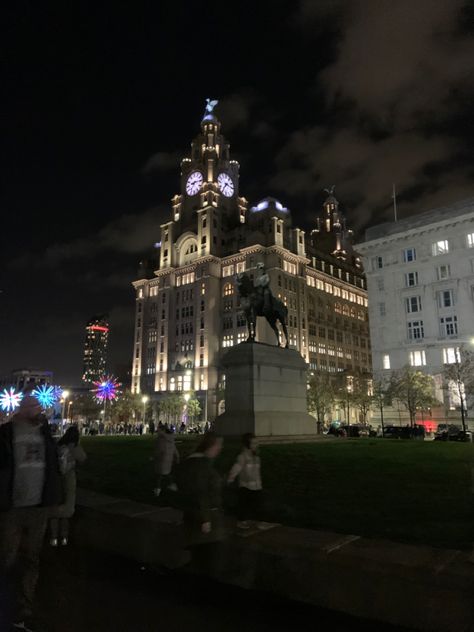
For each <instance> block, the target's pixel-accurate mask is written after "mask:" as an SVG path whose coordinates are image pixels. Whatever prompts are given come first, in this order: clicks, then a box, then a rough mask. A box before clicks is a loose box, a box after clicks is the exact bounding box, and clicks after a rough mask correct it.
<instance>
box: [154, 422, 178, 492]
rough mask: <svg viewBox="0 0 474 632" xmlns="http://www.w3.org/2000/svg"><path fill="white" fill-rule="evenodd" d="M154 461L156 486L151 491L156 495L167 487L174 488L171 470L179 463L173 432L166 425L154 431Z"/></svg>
mask: <svg viewBox="0 0 474 632" xmlns="http://www.w3.org/2000/svg"><path fill="white" fill-rule="evenodd" d="M154 462H155V476H156V487H155V489H154V490H153V491H154V494H155V496H156V497H158V496H159V495H160V494H161V492H162V490H163V489H166V488H167V487H169V488H170V489H173V490H175V489H176V485H175V484H174V481H173V479H172V470H173V466H174V465H175V464H178V463H179V452H178V449H177V448H176V444H175V437H174V434H173V432H172V430H171V429H170V428H168V427H166V428H159V429H158V432H157V433H156V441H155V455H154Z"/></svg>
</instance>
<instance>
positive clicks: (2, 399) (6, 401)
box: [0, 386, 23, 413]
mask: <svg viewBox="0 0 474 632" xmlns="http://www.w3.org/2000/svg"><path fill="white" fill-rule="evenodd" d="M22 399H23V393H21V392H19V393H17V392H16V391H15V389H14V388H13V386H11V387H10V388H9V389H6V388H5V389H4V390H3V391H2V393H0V408H1V409H2V410H3V411H4V412H6V413H11V412H13V411H14V410H15V409H16V408H18V406H19V405H20V402H21V400H22Z"/></svg>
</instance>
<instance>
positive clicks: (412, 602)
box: [75, 491, 474, 632]
mask: <svg viewBox="0 0 474 632" xmlns="http://www.w3.org/2000/svg"><path fill="white" fill-rule="evenodd" d="M76 527H77V528H76V530H75V531H76V537H77V538H78V539H79V541H80V542H81V543H82V544H85V545H88V546H91V547H95V548H99V549H101V550H104V551H107V552H111V553H115V554H118V555H122V556H124V557H126V558H128V559H133V560H136V561H137V562H140V563H146V564H147V565H151V566H153V565H157V566H162V567H165V568H170V569H176V568H179V567H183V566H184V565H185V564H186V563H187V562H188V561H189V556H188V554H187V552H185V551H184V550H183V544H184V540H183V533H182V524H181V516H180V513H179V512H178V511H176V510H174V509H171V508H155V507H153V506H150V505H144V504H141V503H134V502H131V501H128V500H124V499H114V498H110V497H108V496H104V495H102V494H95V493H93V492H84V491H81V492H80V493H79V494H78V516H77V520H76ZM191 569H192V567H191ZM194 572H201V571H200V569H194ZM213 577H214V578H215V579H218V580H220V581H222V582H225V583H229V584H232V585H236V586H240V587H243V588H248V589H251V590H261V591H267V592H271V593H274V594H277V595H282V596H284V597H286V598H290V599H294V600H297V601H303V602H306V603H310V604H313V605H316V606H320V607H325V608H330V609H333V610H338V611H342V612H346V613H347V614H350V615H353V616H357V617H362V618H366V619H374V620H379V621H383V622H385V623H391V624H393V625H399V626H406V627H410V628H414V629H418V630H435V631H440V632H452V631H453V630H456V632H472V631H473V630H474V599H473V593H474V564H473V563H472V562H471V561H469V552H463V551H458V550H448V549H437V548H434V547H429V546H411V545H407V544H401V543H397V542H391V541H387V540H375V539H368V538H361V537H359V536H356V535H347V534H338V533H332V532H326V531H312V530H307V529H296V528H290V527H284V526H276V527H275V528H273V529H269V530H268V531H263V532H258V533H254V534H251V535H249V536H248V537H245V538H243V537H238V536H235V535H234V536H231V537H229V539H228V540H227V541H226V542H225V544H224V545H223V551H222V558H221V560H220V564H219V568H217V569H215V571H214V572H213Z"/></svg>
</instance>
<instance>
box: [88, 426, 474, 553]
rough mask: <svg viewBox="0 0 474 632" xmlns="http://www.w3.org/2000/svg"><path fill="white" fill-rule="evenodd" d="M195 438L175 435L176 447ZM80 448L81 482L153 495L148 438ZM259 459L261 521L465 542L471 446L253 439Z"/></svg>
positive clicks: (473, 537) (128, 494)
mask: <svg viewBox="0 0 474 632" xmlns="http://www.w3.org/2000/svg"><path fill="white" fill-rule="evenodd" d="M195 442H196V438H195V437H190V438H187V437H185V438H183V439H182V440H180V438H179V437H178V442H177V445H178V448H179V450H180V453H181V455H182V456H185V455H186V454H189V453H190V452H191V451H192V449H193V446H194V445H195ZM83 446H84V449H85V450H86V452H87V454H88V457H89V458H88V461H87V462H86V464H85V465H84V466H82V467H81V470H80V474H79V481H80V485H81V486H82V487H84V488H87V489H93V490H96V491H100V492H103V493H107V494H111V495H115V496H120V497H122V498H124V497H125V498H130V499H133V500H137V501H141V502H146V503H151V504H153V503H154V502H156V501H155V500H154V498H153V495H152V489H153V487H154V480H153V464H152V462H151V461H150V460H149V459H150V457H151V455H152V439H151V438H150V437H89V438H87V437H86V438H84V439H83ZM238 451H239V443H238V442H235V441H227V442H226V445H225V448H224V451H223V453H222V455H221V456H220V457H219V459H218V460H217V461H216V467H217V469H219V470H220V471H221V472H222V473H226V472H228V470H229V468H230V466H231V465H232V462H233V459H234V458H235V456H236V455H237V453H238ZM261 457H262V475H263V483H264V488H265V497H266V510H265V511H266V518H267V519H268V520H271V521H275V522H282V523H284V524H287V525H294V526H300V527H308V528H315V529H330V530H334V531H339V532H343V533H355V534H360V535H365V536H372V537H383V538H389V539H393V540H400V541H405V542H417V543H429V544H433V545H435V546H447V547H452V548H461V547H462V548H465V547H468V546H471V545H472V542H473V541H474V496H473V494H472V492H471V468H474V446H473V445H471V444H462V443H444V442H422V441H395V440H393V441H392V440H381V439H354V440H338V441H328V442H319V443H313V444H291V445H268V446H262V447H261Z"/></svg>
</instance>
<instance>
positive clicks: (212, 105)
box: [204, 99, 219, 116]
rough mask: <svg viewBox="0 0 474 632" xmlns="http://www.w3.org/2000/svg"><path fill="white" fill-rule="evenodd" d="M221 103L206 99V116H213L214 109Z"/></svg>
mask: <svg viewBox="0 0 474 632" xmlns="http://www.w3.org/2000/svg"><path fill="white" fill-rule="evenodd" d="M218 103H219V101H218V100H217V99H212V100H211V99H206V109H205V110H204V116H209V115H210V114H212V112H213V110H214V108H215V107H216V105H217V104H218Z"/></svg>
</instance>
